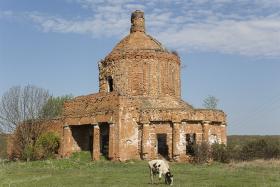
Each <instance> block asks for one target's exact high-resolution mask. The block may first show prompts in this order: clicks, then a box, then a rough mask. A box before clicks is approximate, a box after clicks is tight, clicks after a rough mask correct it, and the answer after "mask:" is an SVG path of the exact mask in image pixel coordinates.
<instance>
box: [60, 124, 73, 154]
mask: <svg viewBox="0 0 280 187" xmlns="http://www.w3.org/2000/svg"><path fill="white" fill-rule="evenodd" d="M62 152H63V157H68V156H69V155H70V154H71V153H72V131H71V129H70V126H69V125H64V126H63V151H62Z"/></svg>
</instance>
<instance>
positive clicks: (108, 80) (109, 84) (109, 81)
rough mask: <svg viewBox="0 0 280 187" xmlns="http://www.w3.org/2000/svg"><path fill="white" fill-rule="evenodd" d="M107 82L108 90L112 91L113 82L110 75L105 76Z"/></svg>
mask: <svg viewBox="0 0 280 187" xmlns="http://www.w3.org/2000/svg"><path fill="white" fill-rule="evenodd" d="M107 84H108V92H112V91H113V90H114V87H113V85H114V82H113V79H112V77H111V76H109V77H107Z"/></svg>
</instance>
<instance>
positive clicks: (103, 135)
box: [99, 123, 109, 159]
mask: <svg viewBox="0 0 280 187" xmlns="http://www.w3.org/2000/svg"><path fill="white" fill-rule="evenodd" d="M99 128H100V153H101V155H102V156H104V157H105V158H106V159H108V158H109V155H108V154H109V124H108V123H101V124H100V125H99Z"/></svg>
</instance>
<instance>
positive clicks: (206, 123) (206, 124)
mask: <svg viewBox="0 0 280 187" xmlns="http://www.w3.org/2000/svg"><path fill="white" fill-rule="evenodd" d="M210 123H211V121H202V122H201V125H202V141H203V142H208V138H209V135H208V131H209V126H210Z"/></svg>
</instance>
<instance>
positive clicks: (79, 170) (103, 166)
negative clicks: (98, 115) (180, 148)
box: [0, 153, 280, 187]
mask: <svg viewBox="0 0 280 187" xmlns="http://www.w3.org/2000/svg"><path fill="white" fill-rule="evenodd" d="M170 167H171V170H172V173H173V174H174V177H175V178H174V186H226V187H230V186H232V187H237V186H254V187H255V186H275V187H276V186H280V169H279V168H280V161H279V160H274V161H261V160H260V161H254V162H244V163H243V162H242V163H231V164H219V163H213V164H211V165H192V164H183V163H180V164H179V163H170ZM156 182H157V184H156V185H151V184H150V180H149V171H148V167H147V163H146V162H145V161H129V162H126V163H119V162H109V161H104V160H103V161H98V162H92V161H90V156H89V155H88V154H87V153H82V154H76V155H74V156H73V157H72V158H71V159H63V160H46V161H34V162H10V163H4V162H2V163H1V166H0V186H1V187H2V186H21V187H24V186H26V187H32V186H59V187H60V186H112V187H113V186H116V187H117V186H158V187H159V186H166V185H165V184H163V182H164V180H162V181H160V182H158V181H157V180H156Z"/></svg>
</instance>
